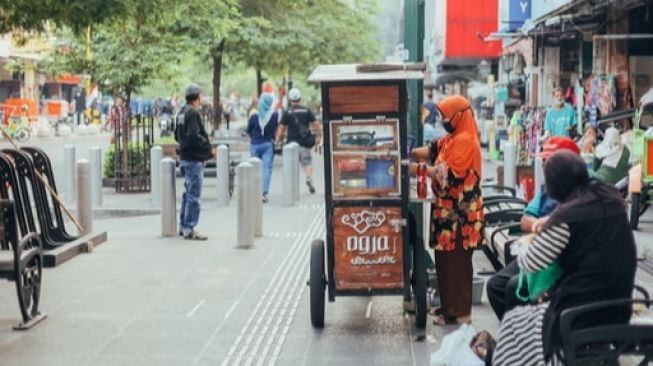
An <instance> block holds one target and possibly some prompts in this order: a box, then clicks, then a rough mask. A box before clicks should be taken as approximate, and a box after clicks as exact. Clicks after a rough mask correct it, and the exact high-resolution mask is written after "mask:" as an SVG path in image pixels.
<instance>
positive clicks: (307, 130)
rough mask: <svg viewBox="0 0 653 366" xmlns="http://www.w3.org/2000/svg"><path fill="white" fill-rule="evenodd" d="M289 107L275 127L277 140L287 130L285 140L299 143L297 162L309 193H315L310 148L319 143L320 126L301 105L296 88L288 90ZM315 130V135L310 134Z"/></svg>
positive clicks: (308, 110) (311, 112)
mask: <svg viewBox="0 0 653 366" xmlns="http://www.w3.org/2000/svg"><path fill="white" fill-rule="evenodd" d="M288 100H289V101H290V108H289V109H288V110H287V111H286V112H285V113H284V114H283V117H282V118H281V124H280V125H279V128H278V129H277V141H283V135H284V134H285V133H286V131H288V137H287V139H286V141H287V142H296V143H297V144H299V164H300V165H301V166H302V168H304V174H305V175H306V185H307V186H308V191H309V192H311V194H313V193H315V184H314V183H313V165H312V159H313V158H312V156H311V149H312V148H313V147H314V146H319V145H320V140H321V139H322V128H321V126H320V123H319V122H318V121H317V119H316V118H315V114H313V111H311V110H310V109H309V108H307V107H305V106H303V105H301V104H300V103H301V100H302V93H301V92H300V91H299V89H297V88H292V89H290V91H289V92H288ZM311 130H312V131H315V134H316V135H315V137H313V138H312V137H311V136H310V134H311V133H312V132H311Z"/></svg>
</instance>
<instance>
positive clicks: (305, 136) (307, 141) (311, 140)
mask: <svg viewBox="0 0 653 366" xmlns="http://www.w3.org/2000/svg"><path fill="white" fill-rule="evenodd" d="M288 114H289V115H290V116H291V120H292V122H293V123H294V124H295V127H296V128H297V134H298V135H299V138H298V140H297V143H298V144H299V146H301V147H305V148H307V149H310V148H312V147H313V146H315V135H313V132H311V130H310V129H309V128H308V127H306V126H304V125H303V124H301V123H299V121H298V120H297V116H295V108H294V107H292V108H290V112H288Z"/></svg>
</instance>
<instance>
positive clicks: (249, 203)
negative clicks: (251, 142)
mask: <svg viewBox="0 0 653 366" xmlns="http://www.w3.org/2000/svg"><path fill="white" fill-rule="evenodd" d="M236 169H237V170H236V176H237V177H238V184H237V187H238V208H237V210H238V214H237V218H236V220H237V224H236V226H237V228H238V232H237V235H236V240H237V243H238V244H237V245H238V248H243V249H247V248H250V247H251V246H252V245H253V244H254V218H253V217H254V215H253V213H254V199H255V198H259V199H260V193H259V194H255V192H254V190H255V189H256V187H255V186H254V184H253V183H254V174H255V172H254V166H253V165H252V164H250V163H247V162H244V163H240V164H238V167H237V168H236Z"/></svg>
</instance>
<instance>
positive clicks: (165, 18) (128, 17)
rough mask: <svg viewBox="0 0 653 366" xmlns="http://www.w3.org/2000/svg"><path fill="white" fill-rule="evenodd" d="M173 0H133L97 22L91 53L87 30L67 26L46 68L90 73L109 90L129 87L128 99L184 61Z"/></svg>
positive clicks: (124, 90) (55, 70) (120, 89)
mask: <svg viewBox="0 0 653 366" xmlns="http://www.w3.org/2000/svg"><path fill="white" fill-rule="evenodd" d="M173 2H174V0H130V4H131V6H130V8H129V9H128V10H127V11H126V12H125V13H124V14H123V16H122V17H120V18H116V19H114V20H113V21H112V22H111V23H110V24H103V25H99V26H97V27H95V29H94V32H93V35H92V42H91V44H90V52H91V54H92V57H88V56H87V52H86V51H87V49H86V47H87V43H86V40H85V38H84V37H83V36H82V35H80V34H77V33H74V32H66V31H64V32H63V33H61V34H60V37H59V38H60V40H59V42H58V44H57V45H56V49H55V51H54V53H53V54H52V55H51V56H52V57H51V59H50V62H48V63H47V64H46V65H45V67H46V69H47V70H49V71H50V72H51V73H54V74H60V73H63V72H67V73H76V74H86V75H89V76H90V77H91V80H92V81H93V82H95V83H98V84H100V85H102V87H103V89H104V90H106V91H110V92H115V93H124V94H125V95H126V96H127V100H128V101H129V99H130V98H131V95H132V93H133V92H136V91H138V89H139V88H141V87H142V86H144V85H147V84H148V83H149V82H150V81H151V80H152V79H153V78H154V77H161V76H165V75H166V74H169V73H171V72H173V71H174V66H175V65H178V64H179V62H180V58H181V57H182V55H181V53H180V52H179V50H180V49H183V48H182V47H181V46H182V43H183V40H182V38H181V37H179V36H177V35H175V34H173V33H172V32H170V29H169V24H170V22H171V21H172V18H170V16H173V14H170V13H168V12H166V11H164V9H166V8H167V6H168V5H172V3H173Z"/></svg>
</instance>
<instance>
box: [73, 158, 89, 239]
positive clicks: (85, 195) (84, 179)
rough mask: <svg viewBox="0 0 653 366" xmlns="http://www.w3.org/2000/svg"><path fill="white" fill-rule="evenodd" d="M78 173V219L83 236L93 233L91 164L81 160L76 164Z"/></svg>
mask: <svg viewBox="0 0 653 366" xmlns="http://www.w3.org/2000/svg"><path fill="white" fill-rule="evenodd" d="M75 170H76V171H77V218H78V219H79V224H80V225H81V226H82V229H84V232H82V233H80V234H82V235H84V234H89V233H90V232H91V231H93V204H92V200H93V198H92V197H91V191H92V188H91V185H92V184H93V183H92V181H91V163H90V162H89V161H88V160H86V159H80V160H79V161H78V162H77V163H76V164H75Z"/></svg>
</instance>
